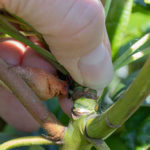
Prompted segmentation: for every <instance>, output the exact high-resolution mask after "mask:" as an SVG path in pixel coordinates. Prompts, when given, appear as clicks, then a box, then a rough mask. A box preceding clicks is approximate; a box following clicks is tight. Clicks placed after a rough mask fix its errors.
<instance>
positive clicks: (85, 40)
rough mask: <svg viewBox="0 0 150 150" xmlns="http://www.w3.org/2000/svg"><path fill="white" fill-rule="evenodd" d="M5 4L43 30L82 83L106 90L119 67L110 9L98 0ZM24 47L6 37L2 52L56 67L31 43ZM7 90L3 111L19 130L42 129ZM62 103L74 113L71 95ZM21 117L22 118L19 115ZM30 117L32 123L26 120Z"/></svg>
mask: <svg viewBox="0 0 150 150" xmlns="http://www.w3.org/2000/svg"><path fill="white" fill-rule="evenodd" d="M0 7H1V8H6V9H7V10H8V11H10V12H11V13H14V14H16V15H18V16H19V17H22V18H23V19H24V20H26V21H27V22H28V23H29V24H31V25H32V26H33V27H34V28H35V29H37V30H38V31H39V32H40V33H42V34H43V37H44V38H45V40H46V42H47V43H48V45H49V47H50V49H51V51H52V53H53V54H54V55H55V57H56V58H57V60H58V61H59V62H60V63H61V64H62V65H63V66H64V67H65V68H66V69H67V70H68V72H69V73H70V74H71V76H72V77H73V78H74V80H75V81H77V82H78V83H80V84H81V85H84V86H87V87H90V88H93V89H96V90H103V89H104V87H105V86H106V85H108V83H109V82H110V81H111V80H112V76H113V67H112V62H111V53H110V45H109V40H108V37H107V33H106V29H105V15H104V9H103V6H102V4H101V2H99V1H98V0H68V1H67V0H55V1H54V0H44V2H43V0H22V1H20V0H0ZM39 18H40V19H39ZM2 44H3V48H2V46H1V45H2ZM22 49H23V48H22ZM22 49H20V47H16V44H8V43H0V56H1V57H2V58H3V59H5V60H6V61H7V62H8V63H9V64H10V65H24V66H34V67H38V68H40V69H43V70H45V71H47V72H51V73H54V74H55V73H56V71H55V69H54V68H52V66H51V65H50V64H49V63H48V62H46V61H45V60H43V59H42V58H41V57H40V56H39V55H37V54H36V53H35V52H33V50H32V49H31V48H29V47H25V48H24V50H22ZM4 50H5V51H4ZM1 91H2V92H3V93H2V92H1ZM1 91H0V97H1V100H0V116H1V117H2V118H3V119H5V120H6V121H7V122H8V123H9V124H11V125H13V126H14V127H15V128H17V129H19V130H23V131H33V130H36V129H37V128H38V127H39V126H38V124H37V123H36V122H35V121H34V120H33V119H32V117H31V116H30V115H27V112H26V111H25V110H24V109H23V107H22V106H18V101H17V100H16V98H14V96H13V95H9V94H8V93H7V92H6V91H3V89H1ZM1 93H2V94H1ZM6 95H7V96H8V95H9V96H10V97H9V96H8V97H6ZM6 99H7V100H6ZM10 101H12V103H13V104H14V105H15V106H16V105H17V109H18V110H20V113H19V114H18V113H17V112H16V109H15V106H14V105H11V106H12V107H11V106H10V105H8V104H9V103H10ZM60 105H61V107H62V109H63V110H64V111H65V112H66V113H67V114H70V113H69V112H70V108H71V107H72V102H71V100H68V99H66V98H62V99H61V100H60ZM8 107H9V108H8ZM2 108H3V109H2ZM5 108H8V109H9V112H8V111H7V112H6V111H5ZM12 112H13V113H12ZM20 118H21V122H20V121H18V120H20ZM22 118H25V119H22ZM25 122H28V125H26V126H24V123H25Z"/></svg>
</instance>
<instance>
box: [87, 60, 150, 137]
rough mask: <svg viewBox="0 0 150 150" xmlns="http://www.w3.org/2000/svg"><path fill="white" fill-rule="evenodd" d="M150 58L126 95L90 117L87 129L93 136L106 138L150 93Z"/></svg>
mask: <svg viewBox="0 0 150 150" xmlns="http://www.w3.org/2000/svg"><path fill="white" fill-rule="evenodd" d="M149 75H150V58H149V59H148V60H147V62H146V63H145V65H144V67H143V68H142V70H141V72H140V74H139V75H138V76H137V78H136V79H135V80H134V82H133V83H132V85H131V86H130V87H129V88H128V90H127V91H126V92H125V93H124V95H123V96H122V97H121V98H120V99H119V100H118V101H117V102H116V103H114V104H113V105H112V106H111V107H110V108H109V109H108V110H107V111H106V112H104V113H103V114H102V115H101V116H100V115H98V116H97V117H95V118H89V119H88V121H87V125H86V131H87V134H88V136H89V137H91V138H103V139H106V138H107V137H108V136H109V135H110V134H112V133H113V132H114V131H115V130H116V129H117V128H118V127H120V126H121V125H122V124H123V123H124V122H125V121H126V120H127V119H128V118H129V117H130V116H131V115H132V114H133V113H134V112H135V111H136V110H137V109H138V108H139V107H140V105H141V103H142V102H143V101H144V99H145V98H146V97H147V96H148V95H149V93H150V79H149Z"/></svg>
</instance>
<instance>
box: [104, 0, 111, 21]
mask: <svg viewBox="0 0 150 150" xmlns="http://www.w3.org/2000/svg"><path fill="white" fill-rule="evenodd" d="M111 2H112V0H106V2H105V16H106V18H107V15H108V12H109V9H110V5H111Z"/></svg>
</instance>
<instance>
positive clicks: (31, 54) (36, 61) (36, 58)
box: [21, 47, 56, 75]
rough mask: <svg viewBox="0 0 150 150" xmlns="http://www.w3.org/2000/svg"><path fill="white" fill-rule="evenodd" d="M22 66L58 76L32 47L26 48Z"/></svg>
mask: <svg viewBox="0 0 150 150" xmlns="http://www.w3.org/2000/svg"><path fill="white" fill-rule="evenodd" d="M21 65H22V66H28V67H34V68H39V69H42V70H44V71H46V72H48V73H52V74H54V75H56V69H55V68H54V67H53V66H52V65H51V64H50V63H49V62H47V61H46V60H45V59H44V58H43V57H41V56H40V55H39V54H37V53H36V52H35V51H34V50H33V49H32V48H30V47H27V48H26V51H25V53H24V58H23V61H22V64H21Z"/></svg>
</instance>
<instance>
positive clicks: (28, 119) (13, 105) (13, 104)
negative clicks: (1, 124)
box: [0, 87, 40, 132]
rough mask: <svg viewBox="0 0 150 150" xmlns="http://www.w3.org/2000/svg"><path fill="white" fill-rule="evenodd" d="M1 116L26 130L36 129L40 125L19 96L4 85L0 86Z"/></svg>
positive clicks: (20, 128) (17, 127) (14, 125)
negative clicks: (20, 100) (19, 99)
mask: <svg viewBox="0 0 150 150" xmlns="http://www.w3.org/2000/svg"><path fill="white" fill-rule="evenodd" d="M0 116H1V117H2V118H3V119H4V120H5V121H6V122H8V123H9V124H10V125H12V126H13V127H15V128H16V129H18V130H21V131H24V132H32V131H36V130H37V129H38V128H39V127H40V125H39V124H38V123H37V122H36V121H35V120H34V119H33V118H32V116H31V115H30V114H29V113H28V112H27V111H26V109H25V108H24V107H23V105H22V104H21V103H20V102H19V101H18V100H17V98H16V97H15V96H14V95H13V94H12V93H10V92H9V91H7V90H5V89H4V88H2V87H0Z"/></svg>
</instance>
